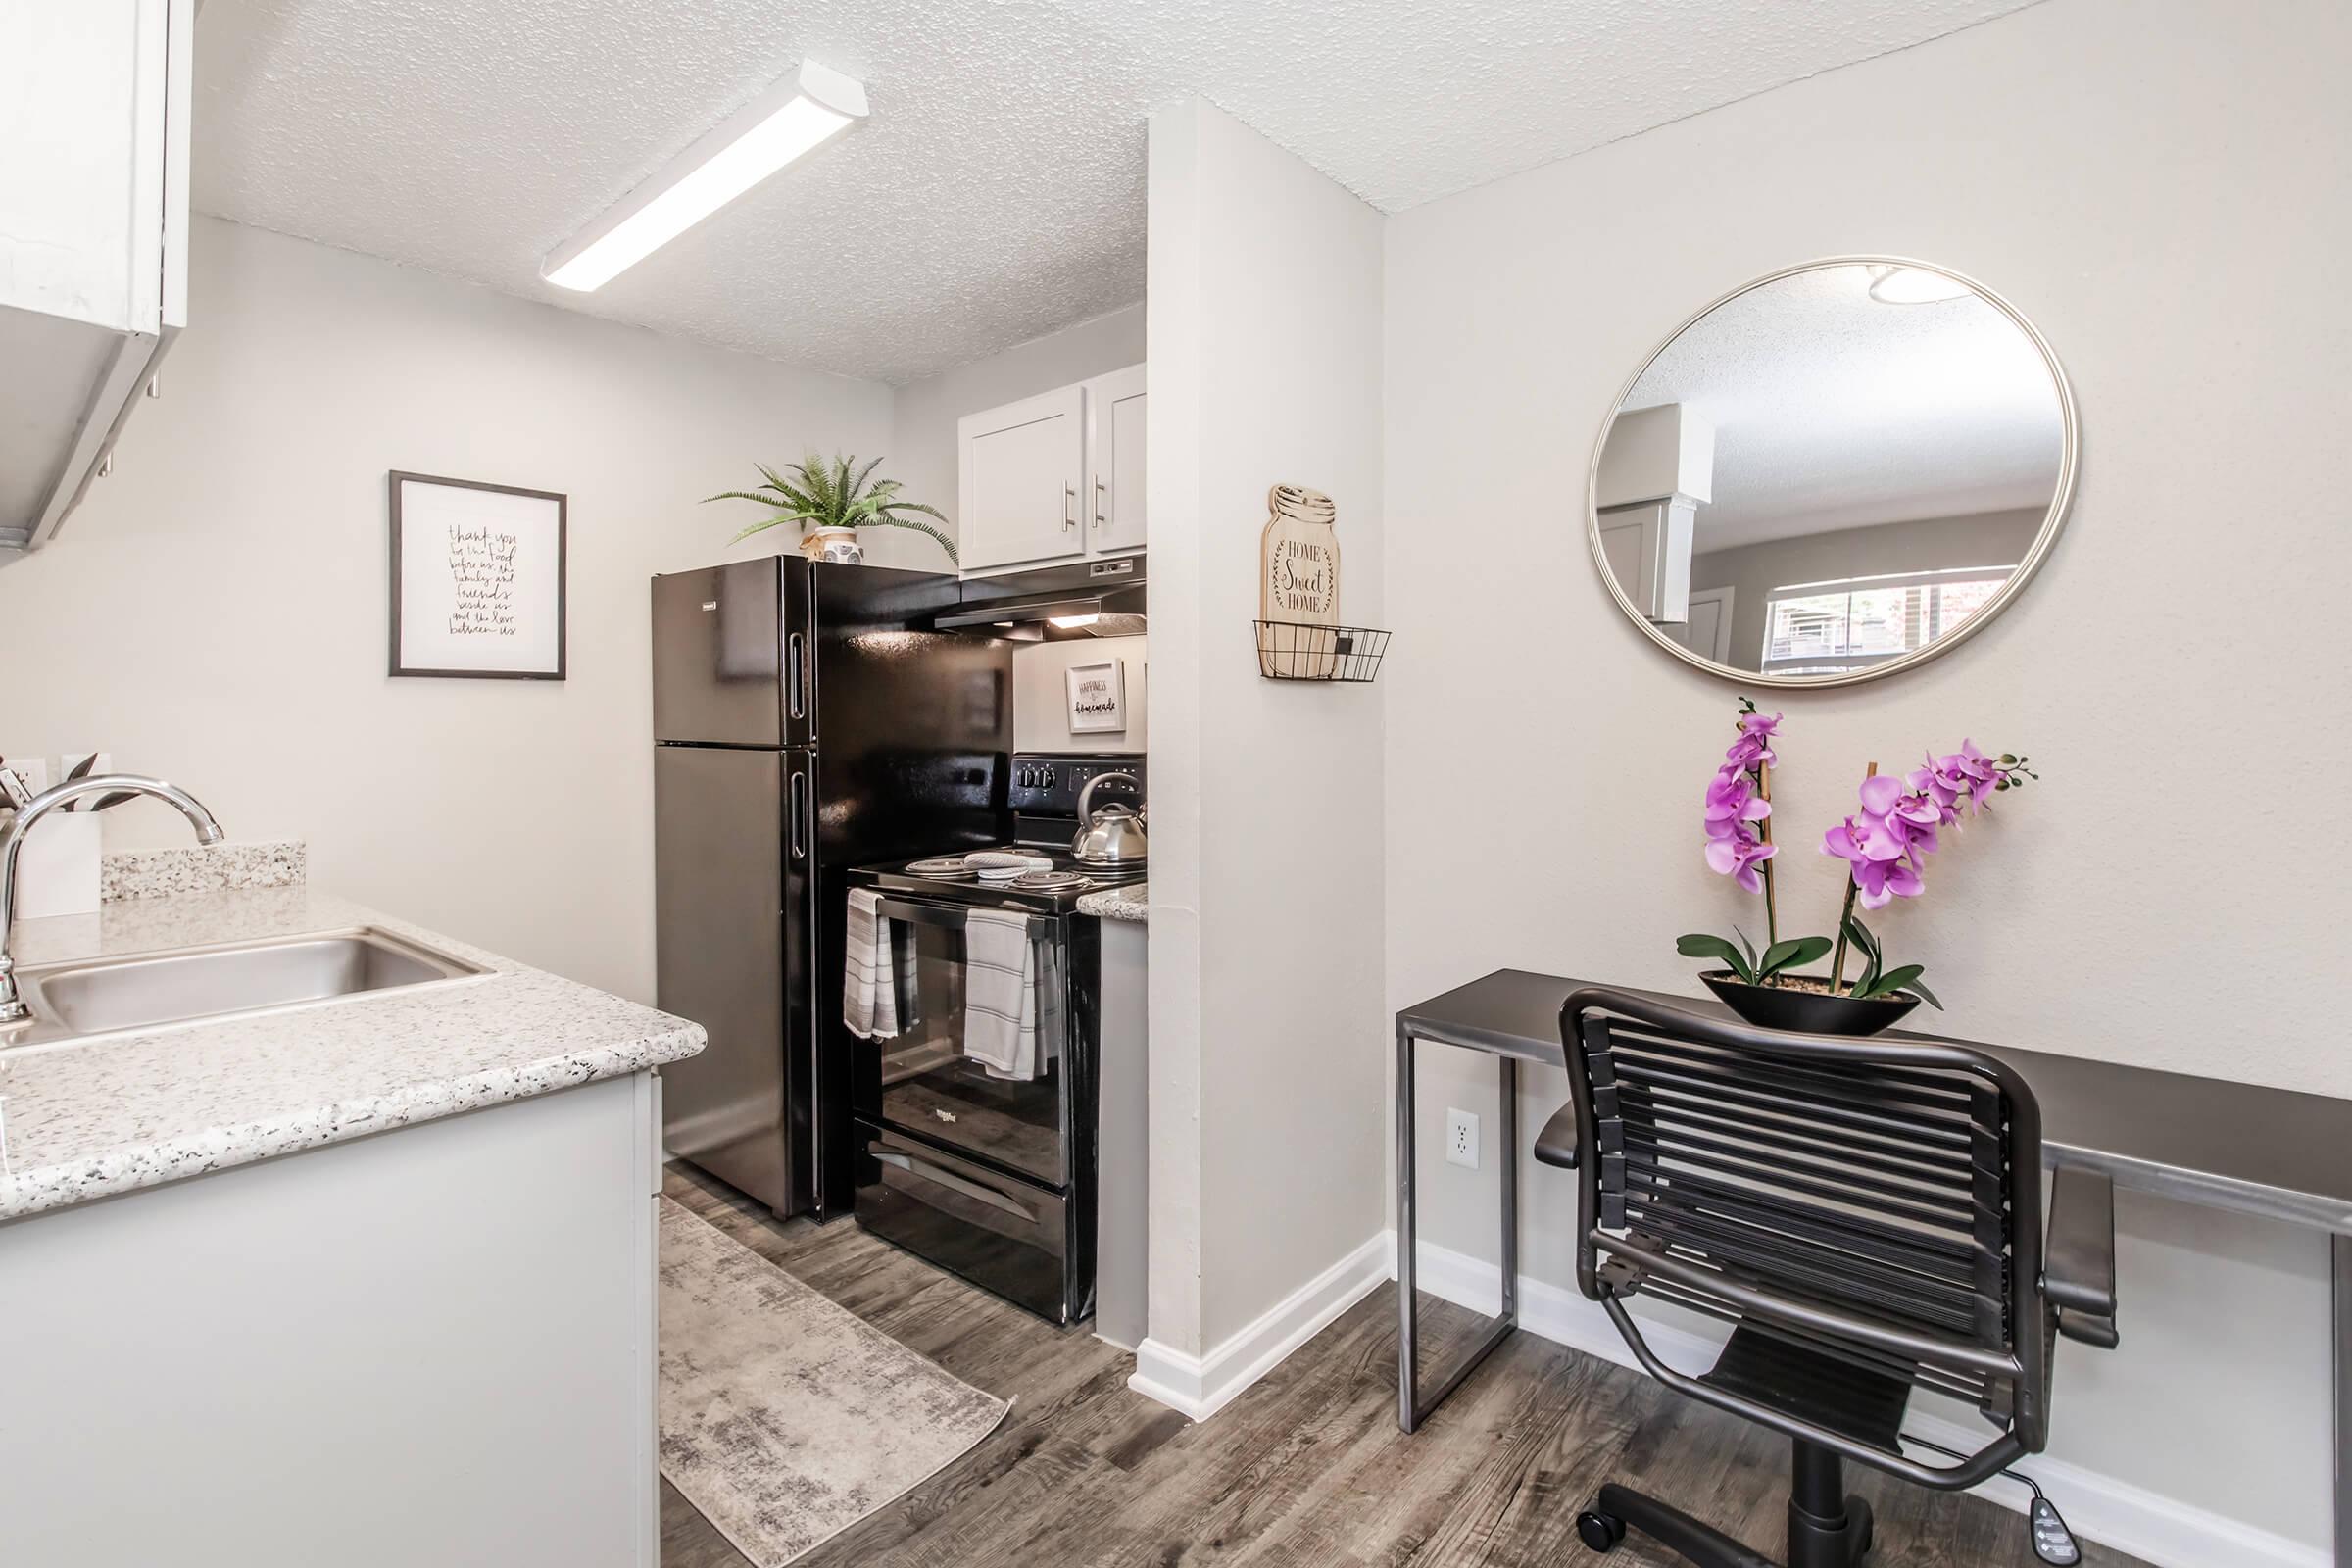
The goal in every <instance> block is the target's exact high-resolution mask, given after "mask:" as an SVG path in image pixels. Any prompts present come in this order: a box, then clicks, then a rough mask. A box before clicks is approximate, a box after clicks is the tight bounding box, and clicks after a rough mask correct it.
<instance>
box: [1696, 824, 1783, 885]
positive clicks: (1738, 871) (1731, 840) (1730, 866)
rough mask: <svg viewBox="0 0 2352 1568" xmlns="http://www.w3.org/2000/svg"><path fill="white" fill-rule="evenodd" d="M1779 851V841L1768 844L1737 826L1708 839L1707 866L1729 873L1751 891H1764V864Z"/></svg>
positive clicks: (1729, 875)
mask: <svg viewBox="0 0 2352 1568" xmlns="http://www.w3.org/2000/svg"><path fill="white" fill-rule="evenodd" d="M1778 854H1780V846H1779V845H1777V844H1766V843H1765V842H1763V841H1762V840H1761V839H1759V838H1757V837H1756V836H1755V835H1754V834H1753V833H1751V832H1749V831H1747V830H1746V829H1745V828H1743V827H1742V828H1737V829H1735V830H1734V831H1733V832H1730V833H1727V834H1725V835H1724V836H1723V837H1721V838H1710V839H1709V840H1707V868H1708V869H1709V870H1711V871H1717V872H1720V873H1722V874H1723V875H1725V876H1728V877H1730V878H1731V879H1732V880H1733V881H1735V882H1737V883H1739V884H1740V887H1742V888H1744V889H1745V890H1746V891H1748V892H1750V893H1761V892H1763V891H1764V872H1763V869H1762V867H1763V864H1764V862H1765V861H1766V860H1769V859H1771V858H1773V857H1774V856H1776V855H1778Z"/></svg>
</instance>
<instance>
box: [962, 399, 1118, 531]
mask: <svg viewBox="0 0 2352 1568" xmlns="http://www.w3.org/2000/svg"><path fill="white" fill-rule="evenodd" d="M956 450H957V452H958V453H959V455H960V462H959V463H958V464H957V479H956V503H957V505H956V529H957V532H958V535H959V540H958V554H959V555H960V557H961V561H962V565H963V569H964V570H965V571H967V572H969V571H979V570H985V569H987V568H989V567H992V566H1011V565H1025V564H1030V563H1034V562H1040V561H1054V560H1060V559H1062V558H1064V557H1068V556H1075V555H1079V554H1081V553H1083V552H1084V550H1085V549H1086V539H1085V530H1083V529H1082V528H1081V527H1080V526H1079V517H1078V495H1079V489H1080V487H1081V486H1082V485H1083V484H1084V483H1085V479H1086V397H1085V391H1084V389H1083V388H1082V387H1076V386H1065V387H1058V388H1056V389H1055V390H1054V391H1052V392H1042V393H1040V394H1038V395H1037V396H1036V397H1033V398H1023V399H1021V401H1019V402H1018V403H1007V404H1005V406H1004V407H1003V408H998V409H990V410H989V411H987V412H986V413H984V414H967V415H965V416H964V417H962V418H961V419H960V420H958V421H957V422H956Z"/></svg>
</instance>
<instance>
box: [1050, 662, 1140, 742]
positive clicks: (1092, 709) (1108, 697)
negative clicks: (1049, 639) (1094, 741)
mask: <svg viewBox="0 0 2352 1568" xmlns="http://www.w3.org/2000/svg"><path fill="white" fill-rule="evenodd" d="M1062 679H1063V680H1064V681H1065V682H1067V683H1068V686H1069V695H1070V733H1071V734H1073V735H1103V734H1118V733H1120V732H1122V731H1124V730H1125V729H1126V728H1127V662H1126V661H1125V660H1123V659H1106V660H1104V661H1103V662H1101V663H1099V664H1072V665H1071V666H1070V667H1069V668H1068V669H1066V670H1064V671H1063V672H1062Z"/></svg>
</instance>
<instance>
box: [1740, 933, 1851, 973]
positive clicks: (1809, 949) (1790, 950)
mask: <svg viewBox="0 0 2352 1568" xmlns="http://www.w3.org/2000/svg"><path fill="white" fill-rule="evenodd" d="M1835 946H1836V944H1835V943H1833V942H1831V941H1830V939H1829V938H1828V937H1790V938H1789V940H1788V941H1786V942H1775V943H1774V944H1773V945H1772V946H1771V947H1769V948H1766V949H1765V950H1764V961H1763V962H1762V963H1759V964H1757V965H1756V978H1757V979H1759V980H1769V979H1771V978H1772V977H1773V976H1774V975H1776V974H1779V973H1780V972H1781V971H1782V970H1784V969H1792V968H1794V967H1795V966H1796V965H1798V964H1800V963H1811V962H1812V961H1813V960H1814V959H1815V958H1818V957H1821V956H1824V955H1825V954H1827V953H1828V952H1829V951H1830V949H1831V948H1833V947H1835Z"/></svg>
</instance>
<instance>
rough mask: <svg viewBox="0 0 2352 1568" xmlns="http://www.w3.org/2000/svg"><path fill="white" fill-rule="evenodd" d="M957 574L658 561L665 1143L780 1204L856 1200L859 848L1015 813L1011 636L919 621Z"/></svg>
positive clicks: (657, 852) (950, 834) (832, 1207)
mask: <svg viewBox="0 0 2352 1568" xmlns="http://www.w3.org/2000/svg"><path fill="white" fill-rule="evenodd" d="M957 593H958V585H957V583H956V579H955V578H954V577H950V576H943V575H939V574H936V573H931V572H913V571H894V570H891V569H888V568H885V567H880V566H850V565H840V564H833V563H828V562H810V561H805V560H802V559H800V558H799V557H770V558H768V559H765V560H760V561H747V562H740V563H737V564H732V565H725V566H712V567H707V568H704V569H702V570H699V571H684V572H676V573H672V574H669V575H664V576H659V577H656V578H655V579H654V580H653V617H654V619H653V642H654V692H653V698H654V702H653V707H654V861H655V872H654V888H655V927H656V940H657V949H656V960H655V962H656V973H657V984H658V987H659V996H658V999H657V1000H658V1003H659V1005H660V1006H661V1007H662V1010H663V1011H665V1012H672V1013H676V1014H677V1015H679V1016H680V1017H684V1018H691V1019H692V1020H694V1021H695V1022H696V1023H699V1024H701V1025H702V1026H703V1027H704V1028H705V1029H706V1030H707V1031H709V1033H710V1036H711V1043H710V1045H709V1046H708V1047H706V1048H705V1049H704V1050H703V1052H702V1053H701V1054H699V1055H695V1056H691V1057H689V1058H687V1059H686V1060H684V1061H680V1062H677V1063H675V1064H674V1065H672V1066H669V1067H665V1068H663V1069H662V1135H663V1141H664V1143H665V1144H666V1145H667V1146H668V1150H669V1152H670V1153H672V1154H673V1155H676V1156H678V1157H680V1158H683V1159H686V1160H689V1161H691V1162H693V1163H694V1164H696V1165H699V1166H701V1167H702V1168H703V1169H705V1170H707V1171H709V1172H710V1173H711V1175H713V1176H716V1177H718V1178H719V1179H720V1180H722V1181H725V1182H727V1183H729V1184H731V1185H733V1186H735V1187H738V1188H740V1189H742V1190H743V1191H744V1192H746V1193H749V1194H751V1195H752V1196H753V1197H755V1198H757V1199H759V1200H760V1201H762V1202H764V1203H766V1204H767V1205H768V1206H769V1207H770V1208H772V1209H773V1210H775V1212H776V1213H778V1214H800V1213H811V1214H814V1215H816V1216H817V1217H819V1218H827V1217H831V1216H833V1215H837V1214H846V1213H848V1212H849V1211H850V1208H851V1206H852V1203H853V1201H854V1194H855V1179H854V1169H855V1167H854V1164H853V1161H852V1142H851V1133H850V1092H851V1090H850V1072H849V1065H850V1063H849V1052H850V1049H851V1048H850V1041H851V1036H850V1035H849V1033H848V1031H847V1030H846V1029H845V1028H844V1027H843V1025H842V1021H841V989H842V973H841V971H842V933H843V927H844V923H845V921H846V918H847V912H848V904H847V885H846V883H845V882H844V880H843V876H842V873H843V872H844V871H846V870H847V869H848V868H849V867H850V866H853V865H858V864H861V863H864V862H866V861H871V860H881V859H888V858H892V857H895V856H910V855H925V854H938V853H942V852H945V851H949V850H953V849H956V848H959V847H966V846H973V847H976V846H981V845H986V844H993V843H1000V842H1002V841H1003V840H1005V838H1006V837H1008V836H1009V828H1010V820H1009V815H1008V810H1007V806H1006V786H1007V779H1006V771H1007V767H1008V763H1009V758H1010V754H1011V750H1012V648H1011V645H1010V644H1009V643H1005V642H1001V641H998V640H995V639H993V638H988V637H984V636H973V635H971V634H969V633H956V632H935V631H928V630H924V629H922V628H923V627H924V626H925V625H927V624H928V623H929V621H930V620H931V618H932V617H934V616H936V615H937V614H939V613H941V612H942V611H944V610H949V609H952V608H953V607H954V606H955V604H956V599H957Z"/></svg>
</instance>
